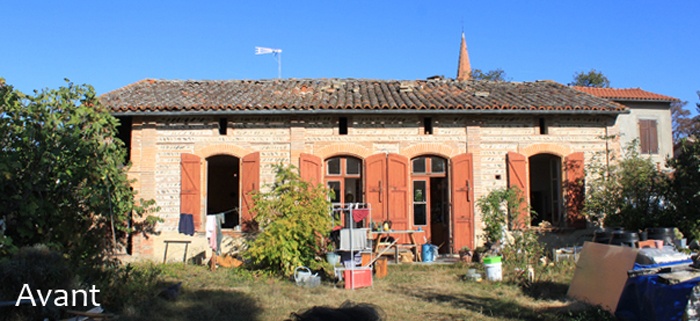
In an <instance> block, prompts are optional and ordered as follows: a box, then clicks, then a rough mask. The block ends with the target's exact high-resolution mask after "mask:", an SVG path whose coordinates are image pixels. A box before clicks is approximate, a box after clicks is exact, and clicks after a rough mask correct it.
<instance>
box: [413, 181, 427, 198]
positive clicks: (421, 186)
mask: <svg viewBox="0 0 700 321" xmlns="http://www.w3.org/2000/svg"><path fill="white" fill-rule="evenodd" d="M426 197H427V196H426V195H425V181H414V182H413V202H416V203H418V202H423V203H424V202H425V198H426Z"/></svg>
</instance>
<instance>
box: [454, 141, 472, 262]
mask: <svg viewBox="0 0 700 321" xmlns="http://www.w3.org/2000/svg"><path fill="white" fill-rule="evenodd" d="M451 175H452V253H457V252H459V249H460V248H462V247H464V246H468V247H469V248H471V249H473V248H474V165H473V162H472V154H460V155H457V156H455V157H453V158H452V173H451Z"/></svg>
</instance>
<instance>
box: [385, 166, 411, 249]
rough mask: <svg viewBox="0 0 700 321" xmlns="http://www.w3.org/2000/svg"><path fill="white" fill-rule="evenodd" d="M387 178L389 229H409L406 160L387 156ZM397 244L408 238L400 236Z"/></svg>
mask: <svg viewBox="0 0 700 321" xmlns="http://www.w3.org/2000/svg"><path fill="white" fill-rule="evenodd" d="M387 176H388V179H387V182H388V186H387V196H388V199H389V207H388V209H387V212H388V214H389V215H388V216H389V220H390V221H391V228H392V229H394V230H407V229H410V228H412V224H411V223H410V222H409V220H408V217H409V215H408V194H409V193H408V191H409V176H408V158H406V157H404V156H401V155H398V154H389V156H388V159H387ZM399 242H403V243H407V242H408V237H406V236H405V235H404V236H402V237H401V238H400V239H399Z"/></svg>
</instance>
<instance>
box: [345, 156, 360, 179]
mask: <svg viewBox="0 0 700 321" xmlns="http://www.w3.org/2000/svg"><path fill="white" fill-rule="evenodd" d="M345 162H346V167H347V168H346V173H347V174H350V175H360V164H361V163H360V160H359V159H357V158H352V157H348V158H347V159H346V160H345Z"/></svg>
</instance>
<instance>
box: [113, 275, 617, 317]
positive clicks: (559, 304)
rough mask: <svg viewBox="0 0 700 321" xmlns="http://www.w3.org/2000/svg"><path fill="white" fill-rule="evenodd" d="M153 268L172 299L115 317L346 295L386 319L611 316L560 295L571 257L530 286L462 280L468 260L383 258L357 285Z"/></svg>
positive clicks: (207, 313) (302, 302) (201, 312)
mask: <svg viewBox="0 0 700 321" xmlns="http://www.w3.org/2000/svg"><path fill="white" fill-rule="evenodd" d="M475 266H477V265H475ZM151 268H156V269H161V270H162V274H161V278H162V281H163V282H165V284H173V283H177V282H182V290H181V294H180V295H179V297H178V298H177V299H176V300H174V301H168V300H165V299H162V298H160V297H157V296H156V295H155V294H154V295H153V296H152V298H150V299H146V300H144V301H140V302H136V303H132V304H129V305H126V306H125V307H123V309H122V310H121V311H117V313H118V314H119V315H120V318H119V320H284V319H286V318H288V317H289V315H290V313H291V312H298V311H300V310H305V309H307V308H310V307H313V306H318V305H327V306H333V307H337V306H339V305H340V304H342V303H343V302H345V301H348V300H350V301H353V302H356V303H371V304H374V305H376V306H378V307H379V308H381V310H382V311H383V312H384V315H385V316H386V317H385V320H605V319H610V320H612V317H611V316H610V315H609V314H608V313H607V312H604V311H601V310H599V309H597V308H595V307H590V306H587V305H584V304H582V303H577V302H573V301H570V300H568V299H566V297H565V296H566V291H567V289H568V284H569V281H570V279H571V277H572V276H573V265H571V264H565V265H563V266H557V267H554V268H551V269H550V271H548V272H547V273H546V274H545V275H541V276H540V277H539V279H541V280H546V281H537V282H535V283H534V284H532V285H530V286H528V287H523V286H517V285H513V284H508V283H491V282H487V281H483V282H480V283H477V282H469V281H464V280H463V279H462V276H463V275H464V274H465V273H466V271H467V268H468V266H467V265H465V264H463V263H458V264H446V265H439V264H432V265H423V264H413V265H411V264H404V265H389V274H388V276H387V277H386V278H383V279H377V278H375V279H374V284H373V286H372V287H368V288H361V289H355V290H345V289H343V288H342V287H341V285H340V284H339V285H337V286H336V285H334V284H333V283H330V282H324V283H322V285H321V286H319V287H316V288H302V287H299V286H296V285H295V284H294V282H293V281H291V280H282V279H279V278H274V277H265V276H264V277H260V276H257V277H256V276H254V275H253V274H251V273H250V272H248V271H245V270H235V269H224V268H220V269H218V270H217V271H215V272H211V271H209V270H207V269H206V268H205V267H203V266H193V265H181V264H168V265H156V266H153V267H151ZM482 275H483V271H482ZM504 277H505V278H506V279H507V278H509V277H510V276H509V275H505V276H504ZM156 292H157V291H156Z"/></svg>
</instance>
